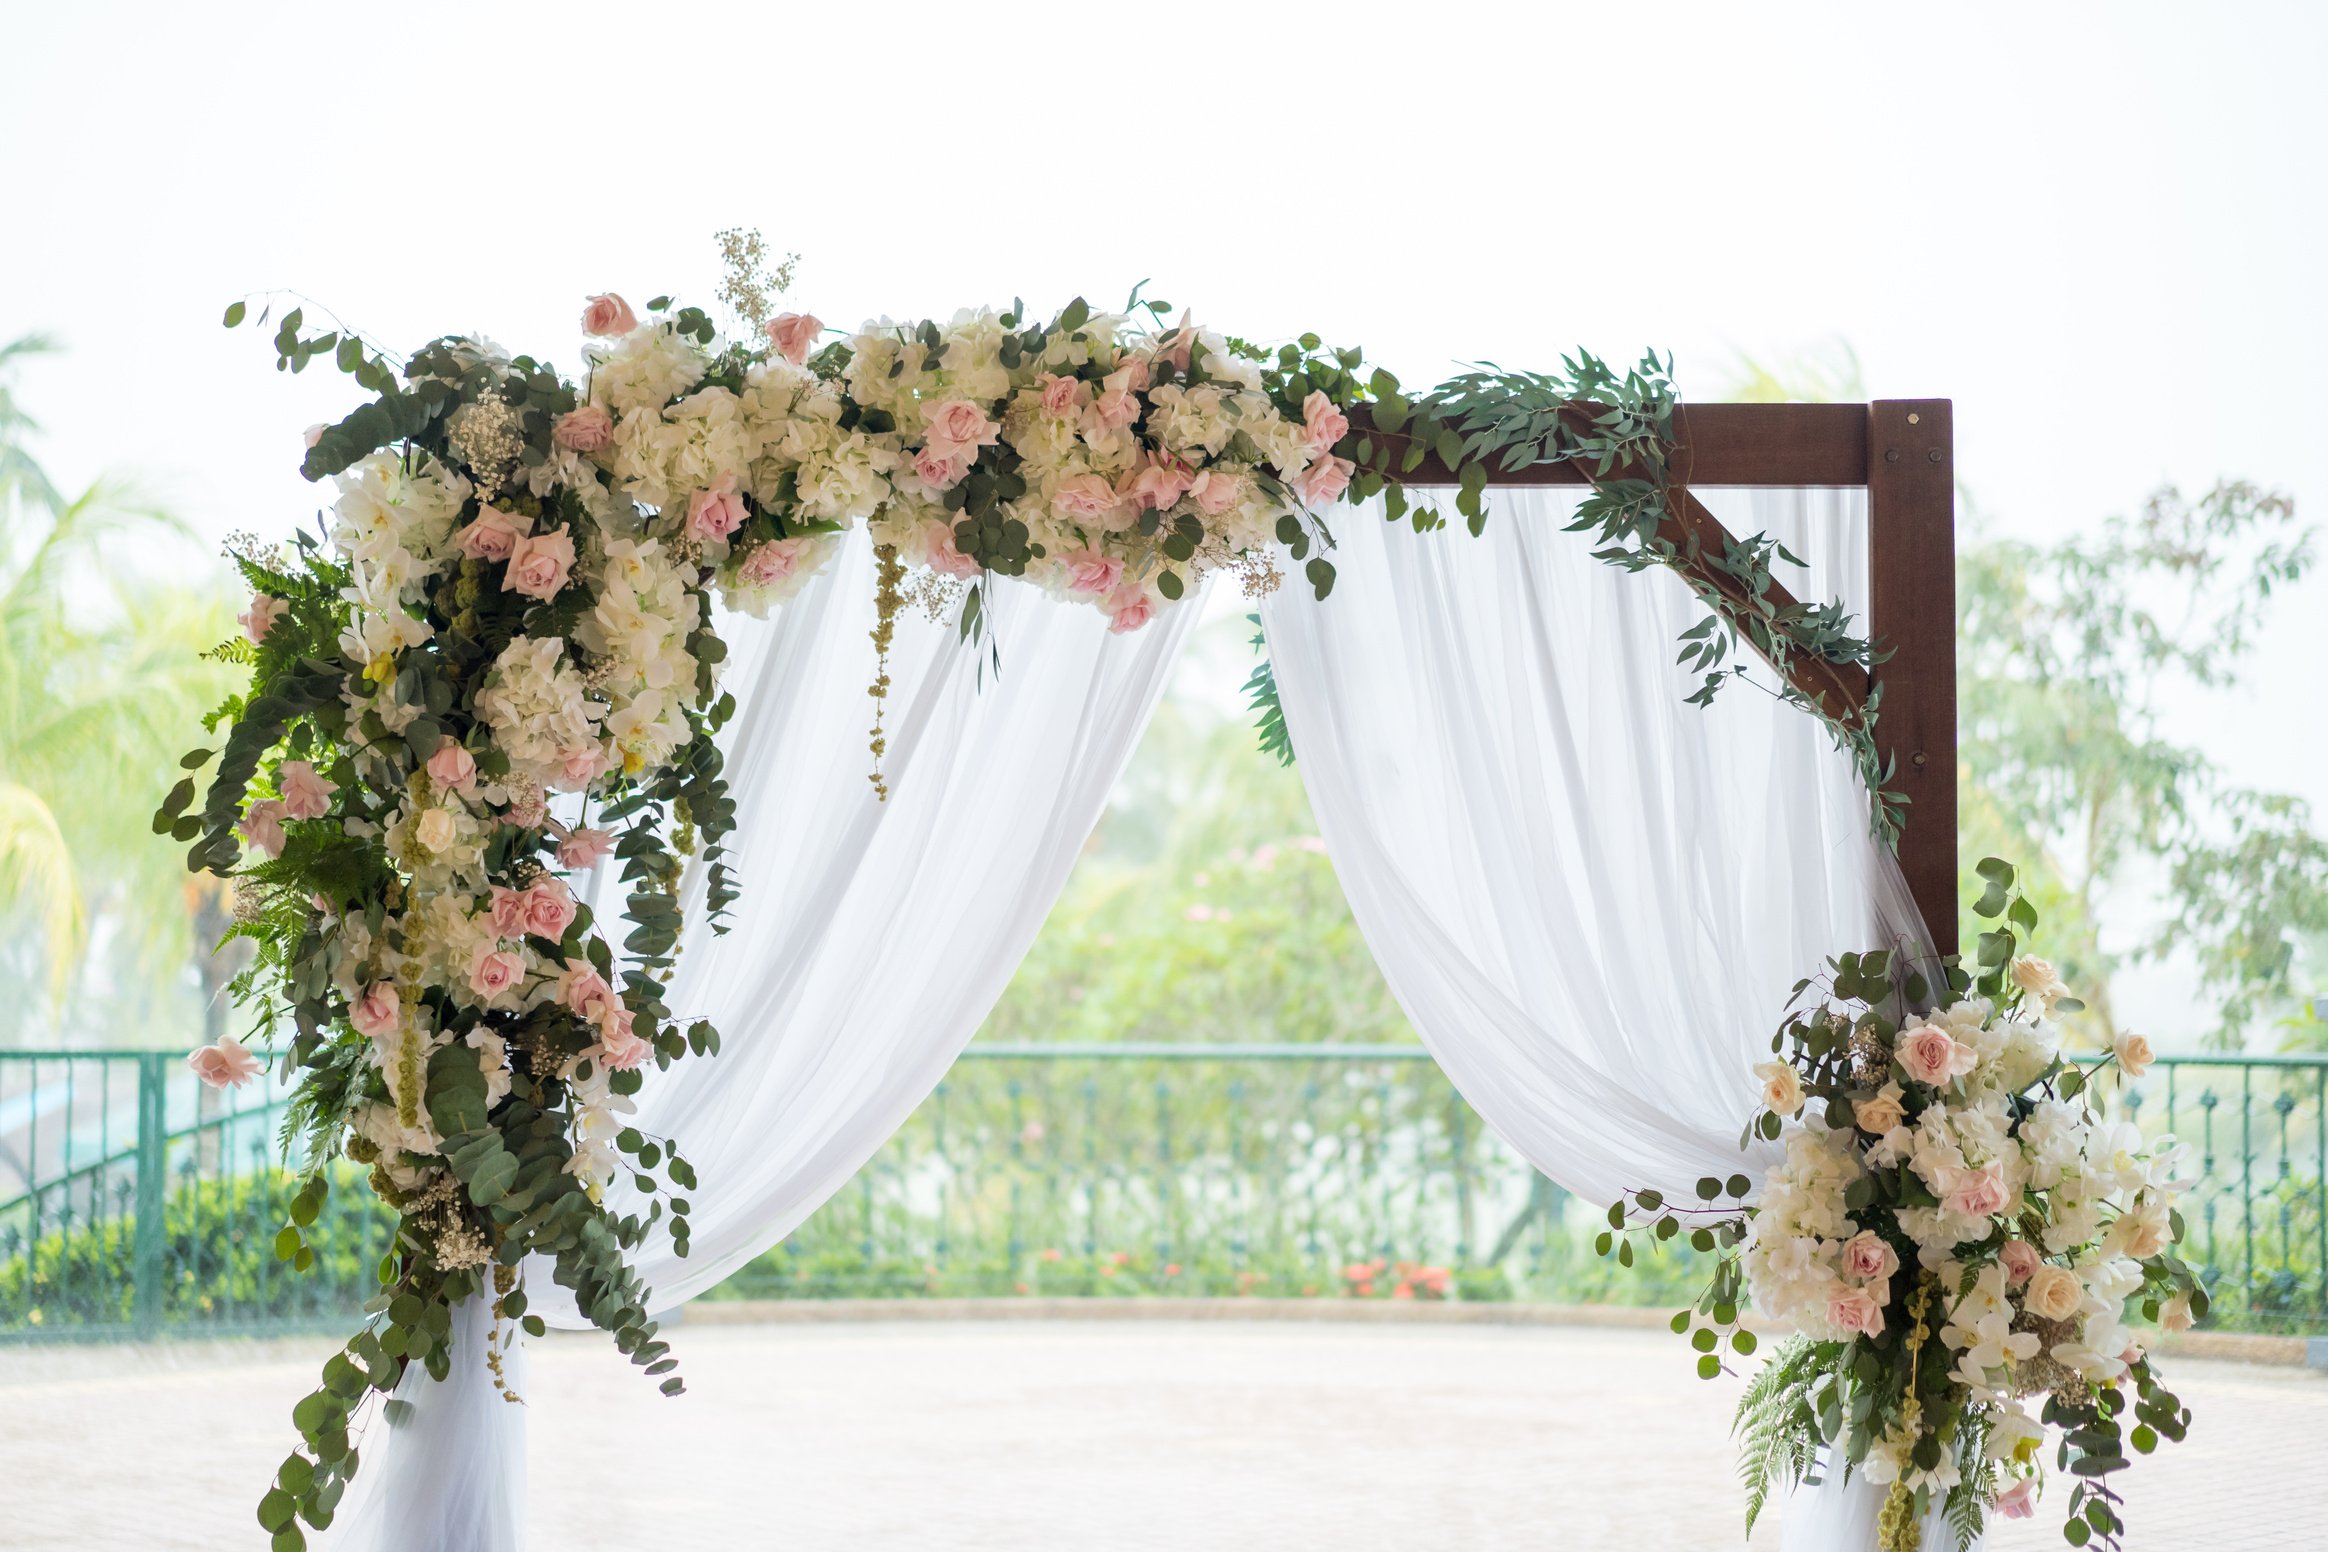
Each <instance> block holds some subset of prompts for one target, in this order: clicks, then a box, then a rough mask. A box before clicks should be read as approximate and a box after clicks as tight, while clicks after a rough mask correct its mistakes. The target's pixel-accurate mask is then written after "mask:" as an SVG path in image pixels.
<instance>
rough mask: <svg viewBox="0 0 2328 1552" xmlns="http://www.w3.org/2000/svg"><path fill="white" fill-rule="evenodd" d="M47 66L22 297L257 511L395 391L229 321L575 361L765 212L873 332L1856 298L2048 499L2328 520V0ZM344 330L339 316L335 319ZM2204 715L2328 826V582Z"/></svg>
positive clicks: (1346, 336) (1294, 321) (546, 16)
mask: <svg viewBox="0 0 2328 1552" xmlns="http://www.w3.org/2000/svg"><path fill="white" fill-rule="evenodd" d="M5 31H6V38H7V46H6V48H5V50H4V51H0V166H5V167H6V168H7V172H8V179H9V183H10V185H11V187H10V188H9V191H8V192H9V210H10V221H9V232H8V237H7V239H6V241H5V242H0V337H7V336H12V335H14V334H16V333H18V332H21V331H24V330H28V329H39V330H43V331H46V332H49V333H52V334H54V335H56V336H57V337H58V338H59V339H60V341H61V342H62V343H63V344H64V345H65V346H66V347H68V349H69V351H70V354H69V355H67V356H65V357H64V358H63V359H61V360H59V361H56V362H53V363H50V364H45V365H41V366H38V367H36V368H34V369H32V370H31V371H30V372H28V373H27V374H26V381H25V387H26V398H27V400H28V402H29V404H30V406H31V407H32V408H33V409H34V411H35V413H37V414H40V415H42V416H43V418H44V419H45V420H46V422H47V424H48V427H49V431H50V436H49V439H48V442H47V444H46V452H47V455H48V458H49V461H50V464H51V466H52V468H53V470H54V471H55V472H56V473H57V474H58V475H59V476H60V477H62V478H63V479H65V480H67V481H74V482H77V481H79V480H81V479H85V478H87V477H89V476H91V475H94V474H95V473H97V472H98V471H99V470H101V469H103V470H114V471H122V472H134V473H135V474H137V475H139V476H140V477H141V478H142V479H143V481H144V482H145V483H146V485H147V486H148V488H150V489H152V490H153V491H155V492H157V493H159V494H161V495H163V496H165V497H166V498H167V499H168V501H169V502H170V503H171V504H173V505H174V506H175V507H176V508H177V509H178V510H179V511H180V512H182V513H184V514H185V515H186V516H188V517H189V518H190V519H192V520H193V521H194V522H195V523H196V524H198V525H199V526H200V527H201V528H202V529H203V530H204V531H205V532H206V533H208V534H210V535H213V536H222V535H223V534H225V533H226V532H228V531H229V530H232V529H235V528H250V529H254V530H258V531H260V532H280V531H282V530H283V529H285V528H286V527H287V526H289V525H290V524H292V523H294V522H297V521H300V520H302V519H304V518H306V517H307V516H308V515H310V514H311V513H312V512H313V511H314V510H315V508H316V506H317V505H318V499H317V494H316V492H315V491H314V490H313V489H312V487H309V486H307V485H305V484H304V482H302V481H301V480H300V479H299V478H298V476H297V473H296V472H295V471H296V462H297V457H298V452H299V441H298V437H299V432H300V429H301V428H302V427H304V426H305V425H307V424H308V423H309V422H312V421H316V420H322V419H326V418H336V417H337V416H338V415H340V414H343V413H345V411H346V410H347V409H348V408H349V407H350V406H351V405H352V404H353V403H354V402H355V392H354V389H353V385H352V384H350V383H349V382H348V381H347V380H346V379H345V378H342V377H340V376H339V375H338V374H337V373H335V372H331V371H328V370H326V369H324V367H323V366H322V365H320V364H319V365H318V366H316V367H313V368H310V370H309V372H308V374H307V376H306V377H305V378H304V379H300V380H293V379H290V378H283V377H278V376H276V375H275V373H274V372H273V370H272V367H271V355H270V353H269V351H268V350H267V348H266V345H265V342H264V340H263V339H262V338H261V337H259V336H257V335H256V334H253V333H250V332H248V331H245V332H242V333H239V334H232V335H230V334H228V333H226V332H225V331H224V330H222V329H220V328H219V327H218V318H219V314H220V312H221V311H222V309H223V308H224V306H225V304H226V302H227V301H229V300H230V299H232V298H234V297H236V296H238V295H241V294H243V293H245V292H250V291H255V290H262V289H265V288H269V287H276V286H282V287H289V288H294V289H296V290H298V291H300V292H303V293H305V294H306V295H308V296H310V297H314V298H318V299H321V300H323V301H325V302H327V303H328V304H329V306H330V307H331V308H332V309H334V310H336V311H337V313H338V314H339V315H340V316H341V317H343V318H345V319H347V320H349V321H350V322H353V323H355V324H357V325H359V326H360V327H361V328H363V329H364V330H365V331H366V332H367V333H368V334H369V335H370V336H371V337H373V338H374V339H377V340H379V341H382V342H384V343H387V344H390V345H392V346H395V347H398V348H403V347H409V346H411V345H414V344H417V343H419V342H421V341H422V340H425V339H427V338H429V337H431V336H433V335H436V334H442V333H451V332H478V333H484V334H488V335H490V336H492V337H493V338H494V339H496V340H498V341H500V342H501V343H503V344H504V345H507V346H509V347H511V348H513V349H516V350H523V351H528V352H532V353H536V354H541V355H546V356H549V357H551V358H553V359H560V360H570V359H571V358H572V355H573V352H574V350H575V347H576V346H577V344H578V340H577V337H576V334H575V329H574V319H575V315H576V313H577V310H578V309H579V307H580V304H581V300H582V298H583V297H584V295H585V294H587V293H590V292H594V291H600V290H607V289H613V290H618V291H621V292H623V293H625V294H627V295H628V296H630V297H631V298H633V299H634V300H641V301H643V300H644V299H645V298H646V297H648V296H651V295H653V294H655V293H657V292H660V291H672V292H677V293H680V294H683V295H687V296H690V297H694V298H698V299H701V300H703V301H705V302H706V303H708V302H709V301H710V299H711V298H710V292H711V290H712V287H713V284H714V282H715V279H716V275H717V261H716V256H715V254H714V251H713V246H712V242H711V234H712V232H713V231H714V230H716V229H718V228H721V227H725V226H731V225H741V226H757V227H759V228H761V229H762V230H763V231H765V232H766V234H767V235H768V237H769V239H770V240H771V241H772V242H773V243H775V244H777V245H779V246H780V247H783V248H789V249H796V250H798V251H799V252H800V253H801V254H802V255H803V256H804V262H803V264H802V267H801V274H800V282H799V284H798V285H797V286H796V288H795V291H794V297H795V300H796V302H797V303H798V304H799V305H801V306H803V307H805V308H807V309H809V310H813V311H815V312H817V313H818V314H820V315H821V316H823V317H824V318H825V319H827V320H828V321H831V322H835V323H841V324H852V323H854V322H856V321H858V320H860V319H862V318H864V317H868V316H871V315H874V314H877V313H883V312H886V313H889V314H891V315H893V316H898V317H908V316H918V315H921V314H923V313H937V314H939V315H943V314H945V313H947V312H950V311H951V310H952V309H953V308H955V307H956V306H960V305H964V304H967V303H971V302H980V301H1008V300H1009V299H1010V298H1011V297H1012V296H1014V295H1018V296H1024V297H1025V298H1027V300H1028V301H1029V302H1030V303H1032V304H1034V305H1035V306H1037V307H1038V308H1043V309H1047V308H1049V307H1052V306H1055V305H1056V304H1058V303H1059V302H1062V301H1064V300H1065V299H1066V298H1067V297H1068V296H1069V295H1071V294H1073V293H1075V292H1077V291H1082V292H1086V293H1088V294H1089V295H1090V296H1091V297H1092V298H1093V300H1094V301H1095V302H1100V303H1119V302H1120V300H1121V298H1122V297H1123V295H1124V293H1125V292H1126V291H1127V290H1128V289H1129V288H1130V286H1131V284H1132V283H1133V282H1134V281H1137V280H1140V279H1141V278H1143V277H1153V279H1154V281H1155V286H1154V290H1153V293H1152V294H1159V295H1162V296H1164V297H1166V298H1168V299H1169V300H1171V301H1172V302H1174V303H1176V304H1180V303H1186V304H1189V305H1192V306H1194V307H1195V308H1196V310H1197V313H1198V316H1199V317H1200V318H1202V319H1204V320H1206V321H1208V322H1214V323H1217V324H1220V325H1222V326H1225V327H1230V328H1233V329H1235V330H1236V331H1237V332H1240V333H1244V334H1247V335H1250V336H1254V337H1261V338H1274V337H1282V336H1290V335H1293V334H1297V333H1299V332H1301V331H1302V330H1304V329H1314V330H1316V331H1317V332H1318V333H1320V334H1322V335H1324V336H1325V337H1326V338H1327V339H1328V340H1330V341H1333V342H1336V343H1355V344H1362V345H1364V346H1365V347H1367V349H1368V351H1369V353H1370V354H1371V355H1373V356H1374V357H1375V358H1377V359H1378V360H1381V361H1383V362H1385V363H1387V364H1389V365H1391V366H1392V367H1393V368H1394V369H1395V370H1398V371H1400V372H1401V373H1402V375H1405V376H1407V377H1408V378H1409V379H1410V380H1417V381H1421V380H1429V379H1432V378H1434V377H1435V376H1436V375H1437V374H1439V373H1440V372H1442V371H1443V370H1444V369H1445V368H1446V367H1447V365H1448V364H1449V363H1450V362H1452V361H1456V360H1471V359H1493V360H1495V361H1498V362H1500V363H1503V364H1505V365H1512V366H1527V365H1549V364H1551V363H1553V362H1555V361H1556V360H1557V358H1558V356H1559V354H1560V353H1561V352H1562V351H1564V350H1566V349H1569V348H1571V347H1573V346H1575V345H1577V344H1584V345H1587V346H1589V347H1590V348H1592V349H1594V350H1595V351H1597V352H1599V353H1601V354H1603V355H1607V356H1611V357H1615V358H1619V359H1623V360H1630V359H1631V358H1632V357H1633V356H1635V355H1637V354H1638V353H1639V352H1640V351H1641V350H1642V349H1643V348H1645V347H1649V346H1655V347H1657V348H1659V349H1661V350H1663V349H1670V350H1672V351H1674V352H1675V353H1676V354H1677V356H1678V357H1679V367H1678V369H1679V373H1680V376H1681V379H1682V383H1683V386H1684V388H1685V390H1687V391H1689V392H1690V393H1692V394H1693V395H1694V396H1695V397H1698V398H1711V397H1717V396H1718V390H1719V389H1720V388H1721V387H1722V385H1723V384H1724V382H1725V381H1726V380H1727V379H1728V377H1729V375H1730V371H1731V367H1732V364H1733V362H1734V361H1735V359H1736V355H1737V353H1738V352H1740V351H1745V352H1752V353H1755V354H1758V355H1763V356H1770V357H1782V356H1785V355H1787V354H1789V353H1791V352H1793V351H1795V350H1798V349H1802V348H1805V347H1815V346H1817V345H1820V344H1821V343H1823V342H1826V341H1829V340H1831V339H1833V338H1837V337H1840V338H1843V339H1847V340H1849V341H1850V342H1851V343H1852V344H1853V345H1854V346H1855V347H1856V348H1857V349H1858V351H1859V354H1860V357H1861V360H1862V362H1863V363H1864V366H1865V369H1866V374H1867V378H1868V382H1869V385H1870V387H1871V389H1872V391H1873V392H1874V393H1876V394H1877V395H1879V396H1886V397H1911V396H1925V395H1932V396H1947V397H1950V398H1953V399H1954V400H1955V401H1956V406H1957V410H1956V414H1957V434H1958V439H1959V442H1958V445H1959V451H1960V467H1961V469H1962V471H1963V476H1964V478H1965V480H1966V481H1967V482H1968V483H1969V485H1970V486H1971V488H1972V489H1973V490H1974V492H1975V493H1976V494H1977V496H1978V497H1979V499H1980V500H1981V502H1982V504H1983V506H1984V507H1985V508H1986V509H1987V510H1988V511H1990V512H1991V513H1993V514H1994V518H1995V520H1996V521H1999V522H2001V523H2004V524H2009V525H2011V526H2012V527H2014V528H2017V529H2022V530H2026V531H2028V532H2031V533H2033V534H2057V533H2063V532H2067V531H2070V530H2072V529H2075V528H2079V527H2083V526H2086V525H2089V524H2091V523H2093V522H2094V521H2095V520H2097V519H2098V518H2099V517H2100V516H2101V515H2103V514H2105V513H2109V512H2119V511H2125V510H2128V509H2129V508H2131V507H2132V506H2134V505H2135V504H2136V503H2137V502H2138V501H2139V500H2140V498H2141V497H2142V495H2143V494H2144V493H2145V492H2147V491H2148V490H2149V489H2151V488H2152V487H2153V486H2155V485H2156V484H2157V483H2159V482H2160V481H2162V480H2170V479H2171V480H2176V481H2180V482H2182V483H2183V484H2184V485H2185V486H2186V487H2190V488H2203V487H2204V486H2205V485H2206V484H2207V483H2209V482H2210V481H2212V480H2213V479H2215V478H2216V477H2218V476H2225V475H2238V476H2244V477H2247V478H2250V479H2254V480H2257V481H2260V482H2263V483H2266V484H2270V485H2274V486H2277V487H2280V488H2282V489H2286V490H2289V491H2291V492H2293V493H2294V494H2295V495H2296V497H2297V498H2298V501H2299V503H2300V505H2301V506H2302V507H2304V508H2306V509H2308V510H2309V511H2310V512H2311V513H2312V514H2313V515H2315V516H2318V515H2320V514H2322V513H2328V437H2323V436H2322V435H2321V434H2320V428H2321V426H2322V425H2323V424H2324V423H2328V349H2324V348H2323V347H2328V301H2323V296H2322V286H2323V277H2324V276H2328V266H2324V265H2323V260H2322V249H2323V238H2324V237H2328V213H2324V207H2328V91H2323V90H2322V87H2321V80H2322V76H2323V72H2324V69H2328V6H2320V5H2315V4H2304V3H2300V0H2290V3H2286V4H2247V5H2210V6H2205V7H2198V6H2191V5H2189V4H2187V3H2186V4H2180V5H2129V4H2113V5H2069V4H2053V5H2047V6H2042V7H2038V6H2031V5H2027V4H2025V3H2017V4H2009V5H1977V4H1976V5H1951V6H1929V5H1927V6H1920V7H1913V8H1910V7H1876V6H1868V5H1864V4H1843V5H1811V4H1784V5H1779V4H1768V5H1756V6H1737V5H1730V4H1723V5H1692V4H1681V3H1668V4H1664V5H1660V6H1657V7H1654V8H1648V9H1644V8H1637V7H1617V6H1609V5H1605V4H1592V5H1578V4H1570V3H1560V4H1551V3H1542V0H1537V3H1531V4H1527V5H1524V6H1512V7H1509V8H1503V7H1496V8H1490V7H1487V6H1440V7H1424V8H1417V7H1415V6H1413V5H1410V4H1403V3H1402V4H1397V5H1390V6H1381V7H1373V6H1366V5H1354V4H1345V5H1341V6H1332V7H1321V6H1318V5H1316V4H1305V5H1300V6H1284V5H1269V4H1265V3H1255V0H1243V3H1238V4H1229V5H1213V4H1197V3H1182V4H1178V5H1174V6H1171V7H1168V8H1166V9H1164V10H1163V11H1161V12H1156V11H1149V10H1147V9H1146V8H1123V9H1120V10H1119V9H1118V8H1114V7H1106V6H1099V5H1088V4H1086V5H1064V6H1034V5H1027V6H1012V5H1008V4H1000V3H997V4H979V5H960V4H955V5H948V6H936V7H922V6H916V5H912V4H889V5H882V6H877V7H876V6H838V5H836V6H826V7H814V8H810V7H795V6H780V5H769V4H765V3H743V4H734V5H720V4H681V3H666V4H661V5H656V6H651V7H645V6H637V5H618V6H610V5H597V4H588V3H581V0H568V3H563V4H560V5H558V6H556V7H518V6H494V5H480V4H477V3H475V0H469V3H466V4H457V5H443V4H433V3H418V0H413V3H405V4H401V5H398V6H396V7H394V8H393V10H392V11H390V12H383V11H380V10H379V9H378V8H367V7H338V6H322V5H314V4H307V5H297V6H292V5H284V6H260V5H232V4H226V5H211V6H165V5H161V4H158V3H157V4H148V5H139V6H123V5H106V4H96V3H78V4H73V5H53V6H43V7H32V6H21V7H15V8H13V14H12V15H11V16H10V18H9V20H8V21H7V22H6V24H5ZM309 311H310V316H313V315H314V313H315V309H314V308H312V307H311V308H310V309H309ZM2265 639H2266V646H2267V650H2268V652H2269V653H2270V654H2271V655H2272V656H2273V657H2274V658H2275V659H2276V666H2275V667H2274V668H2272V669H2271V670H2269V671H2267V672H2266V673H2265V674H2264V675H2263V676H2261V678H2260V680H2259V682H2258V684H2257V686H2256V687H2254V688H2252V689H2250V690H2246V691H2241V692H2238V693H2235V694H2233V695H2229V696H2225V697H2222V698H2221V699H2220V700H2218V701H2214V702H2210V703H2208V704H2206V705H2203V706H2202V705H2194V706H2193V707H2191V708H2190V709H2189V723H2188V732H2189V736H2191V737H2193V738H2195V739H2202V740H2204V741H2206V742H2208V743H2209V744H2210V745H2212V746H2214V748H2215V751H2216V752H2217V753H2218V755H2219V756H2220V757H2221V758H2223V759H2224V760H2225V761H2226V762H2227V763H2228V764H2229V765H2231V766H2232V768H2233V769H2234V771H2235V772H2236V773H2237V774H2238V775H2240V776H2241V777H2242V778H2244V779H2246V780H2248V781H2251V782H2256V783H2259V784H2265V785H2270V786H2275V787H2281V788H2286V789H2292V790H2297V791H2302V792H2304V793H2306V794H2307V795H2308V796H2310V798H2311V799H2312V801H2313V803H2314V805H2315V808H2316V809H2319V810H2321V811H2324V812H2328V758H2323V756H2328V730H2324V728H2328V724H2324V721H2323V718H2322V715H2321V713H2322V711H2323V709H2324V708H2328V697H2323V696H2322V695H2321V694H2320V692H2319V691H2318V689H2317V688H2316V685H2317V679H2316V675H2317V674H2318V673H2319V672H2320V669H2319V666H2318V665H2319V664H2320V663H2322V662H2323V661H2328V577H2319V578H2315V579H2314V580H2313V581H2311V582H2310V583H2308V584H2307V585H2306V586H2305V587H2304V588H2303V589H2302V590H2301V592H2300V594H2298V595H2297V596H2293V597H2290V598H2289V599H2287V601H2286V602H2285V604H2284V605H2283V606H2282V607H2281V609H2280V610H2279V612H2278V615H2277V617H2276V619H2275V621H2274V623H2273V624H2272V626H2271V628H2270V630H2269V632H2268V633H2267V635H2266V638H2265Z"/></svg>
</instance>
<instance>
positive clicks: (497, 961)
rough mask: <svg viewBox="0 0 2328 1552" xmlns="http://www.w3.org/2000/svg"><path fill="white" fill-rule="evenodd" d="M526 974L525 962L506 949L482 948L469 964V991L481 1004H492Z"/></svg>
mask: <svg viewBox="0 0 2328 1552" xmlns="http://www.w3.org/2000/svg"><path fill="white" fill-rule="evenodd" d="M524 974H525V961H524V960H523V959H521V958H520V957H518V956H517V955H516V954H514V953H512V952H510V951H509V950H508V949H505V948H481V949H479V950H478V951H477V957H476V958H475V959H473V960H471V961H470V962H469V990H470V991H472V992H474V993H476V994H477V1000H478V1001H479V1002H491V1001H492V1000H493V999H494V998H496V997H498V996H500V995H501V994H502V993H503V992H506V991H508V990H509V989H510V988H511V987H513V986H515V985H516V984H517V983H518V980H519V979H520V978H521V977H522V976H524Z"/></svg>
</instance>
